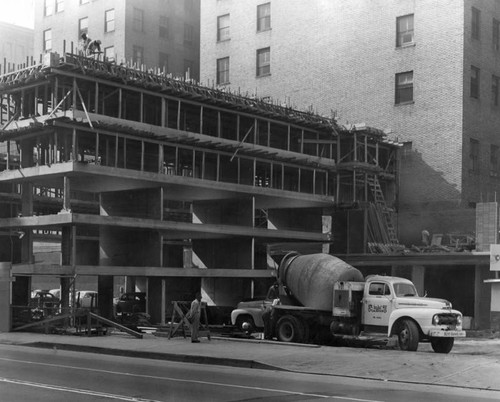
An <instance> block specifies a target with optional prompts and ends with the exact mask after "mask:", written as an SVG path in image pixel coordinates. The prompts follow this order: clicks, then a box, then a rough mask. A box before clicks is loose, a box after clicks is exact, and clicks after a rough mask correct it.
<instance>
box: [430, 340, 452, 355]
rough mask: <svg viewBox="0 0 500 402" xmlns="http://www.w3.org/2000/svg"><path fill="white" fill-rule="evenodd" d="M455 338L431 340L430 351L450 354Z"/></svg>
mask: <svg viewBox="0 0 500 402" xmlns="http://www.w3.org/2000/svg"><path fill="white" fill-rule="evenodd" d="M454 343H455V338H431V346H432V350H434V352H436V353H450V351H451V349H453V344H454Z"/></svg>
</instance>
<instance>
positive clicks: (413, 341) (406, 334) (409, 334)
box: [398, 320, 420, 352]
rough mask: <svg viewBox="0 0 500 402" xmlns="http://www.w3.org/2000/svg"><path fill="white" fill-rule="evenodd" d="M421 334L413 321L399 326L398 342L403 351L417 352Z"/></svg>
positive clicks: (407, 321) (404, 321) (403, 322)
mask: <svg viewBox="0 0 500 402" xmlns="http://www.w3.org/2000/svg"><path fill="white" fill-rule="evenodd" d="M419 338H420V336H419V332H418V327H417V324H415V323H414V322H413V321H412V320H403V321H401V323H400V324H399V326H398V342H399V348H400V349H401V350H405V351H409V352H415V351H416V350H417V349H418V342H419Z"/></svg>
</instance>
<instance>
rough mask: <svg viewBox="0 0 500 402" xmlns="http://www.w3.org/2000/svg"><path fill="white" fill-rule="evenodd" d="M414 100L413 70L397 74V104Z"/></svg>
mask: <svg viewBox="0 0 500 402" xmlns="http://www.w3.org/2000/svg"><path fill="white" fill-rule="evenodd" d="M412 101H413V71H408V72H406V73H399V74H396V101H395V103H396V105H399V104H401V103H408V102H412Z"/></svg>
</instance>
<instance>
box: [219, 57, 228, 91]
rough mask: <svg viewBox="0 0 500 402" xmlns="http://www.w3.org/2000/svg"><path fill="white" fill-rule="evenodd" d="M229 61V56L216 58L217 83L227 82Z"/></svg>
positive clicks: (225, 83)
mask: <svg viewBox="0 0 500 402" xmlns="http://www.w3.org/2000/svg"><path fill="white" fill-rule="evenodd" d="M229 62H230V60H229V56H227V57H221V58H219V59H217V66H216V68H217V85H227V84H229V68H230V65H229ZM222 68H224V69H222Z"/></svg>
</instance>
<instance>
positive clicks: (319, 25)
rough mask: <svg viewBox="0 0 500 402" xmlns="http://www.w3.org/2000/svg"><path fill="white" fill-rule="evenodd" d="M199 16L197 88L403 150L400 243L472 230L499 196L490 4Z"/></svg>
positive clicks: (294, 1)
mask: <svg viewBox="0 0 500 402" xmlns="http://www.w3.org/2000/svg"><path fill="white" fill-rule="evenodd" d="M249 16H250V17H249ZM201 21H202V23H201V38H202V41H201V66H202V67H201V68H202V72H201V79H202V80H203V81H208V80H210V81H213V82H215V83H216V84H217V85H219V86H220V87H231V88H239V89H240V90H241V91H245V92H249V93H251V94H254V93H256V94H257V96H259V97H266V98H269V99H273V100H275V101H277V102H280V103H283V104H289V105H292V106H293V107H296V108H299V109H301V110H308V109H310V110H314V111H317V112H318V113H319V114H322V115H325V116H329V115H332V114H333V115H334V116H336V117H337V118H338V120H339V122H342V123H345V122H350V123H359V122H364V123H366V124H367V125H370V126H375V127H378V128H381V129H384V130H385V131H386V132H388V133H389V132H390V133H391V134H390V136H392V137H393V138H397V139H398V140H399V141H401V142H405V143H406V147H405V150H404V152H403V153H402V157H403V158H402V167H401V179H400V186H401V191H400V199H399V200H398V212H399V226H398V231H399V238H400V240H401V241H402V242H403V243H407V244H412V243H416V242H418V241H419V239H420V232H421V231H422V230H424V229H426V230H428V231H430V232H431V233H452V232H472V231H474V219H473V216H474V212H473V208H474V206H475V203H477V202H480V201H493V198H494V196H495V194H496V192H498V191H499V190H500V178H499V177H500V176H499V169H500V164H499V152H500V151H499V149H500V148H499V147H500V140H499V139H498V135H497V130H498V129H497V127H498V126H499V123H500V100H499V91H500V89H499V76H500V69H499V67H498V66H499V64H498V63H499V60H500V45H499V41H500V39H499V21H500V5H499V3H498V2H497V1H494V0H489V1H474V0H461V1H455V0H445V1H439V2H435V1H431V0H423V1H418V2H415V1H410V0H403V1H399V0H398V1H395V0H394V1H393V0H391V1H384V2H376V1H375V2H374V1H368V0H356V1H352V2H346V1H319V0H317V1H308V2H305V1H300V0H291V1H285V0H273V1H269V2H266V1H257V0H255V1H245V2H238V1H232V0H225V1H216V0H211V1H205V2H203V3H202V8H201ZM457 218H460V219H457Z"/></svg>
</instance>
